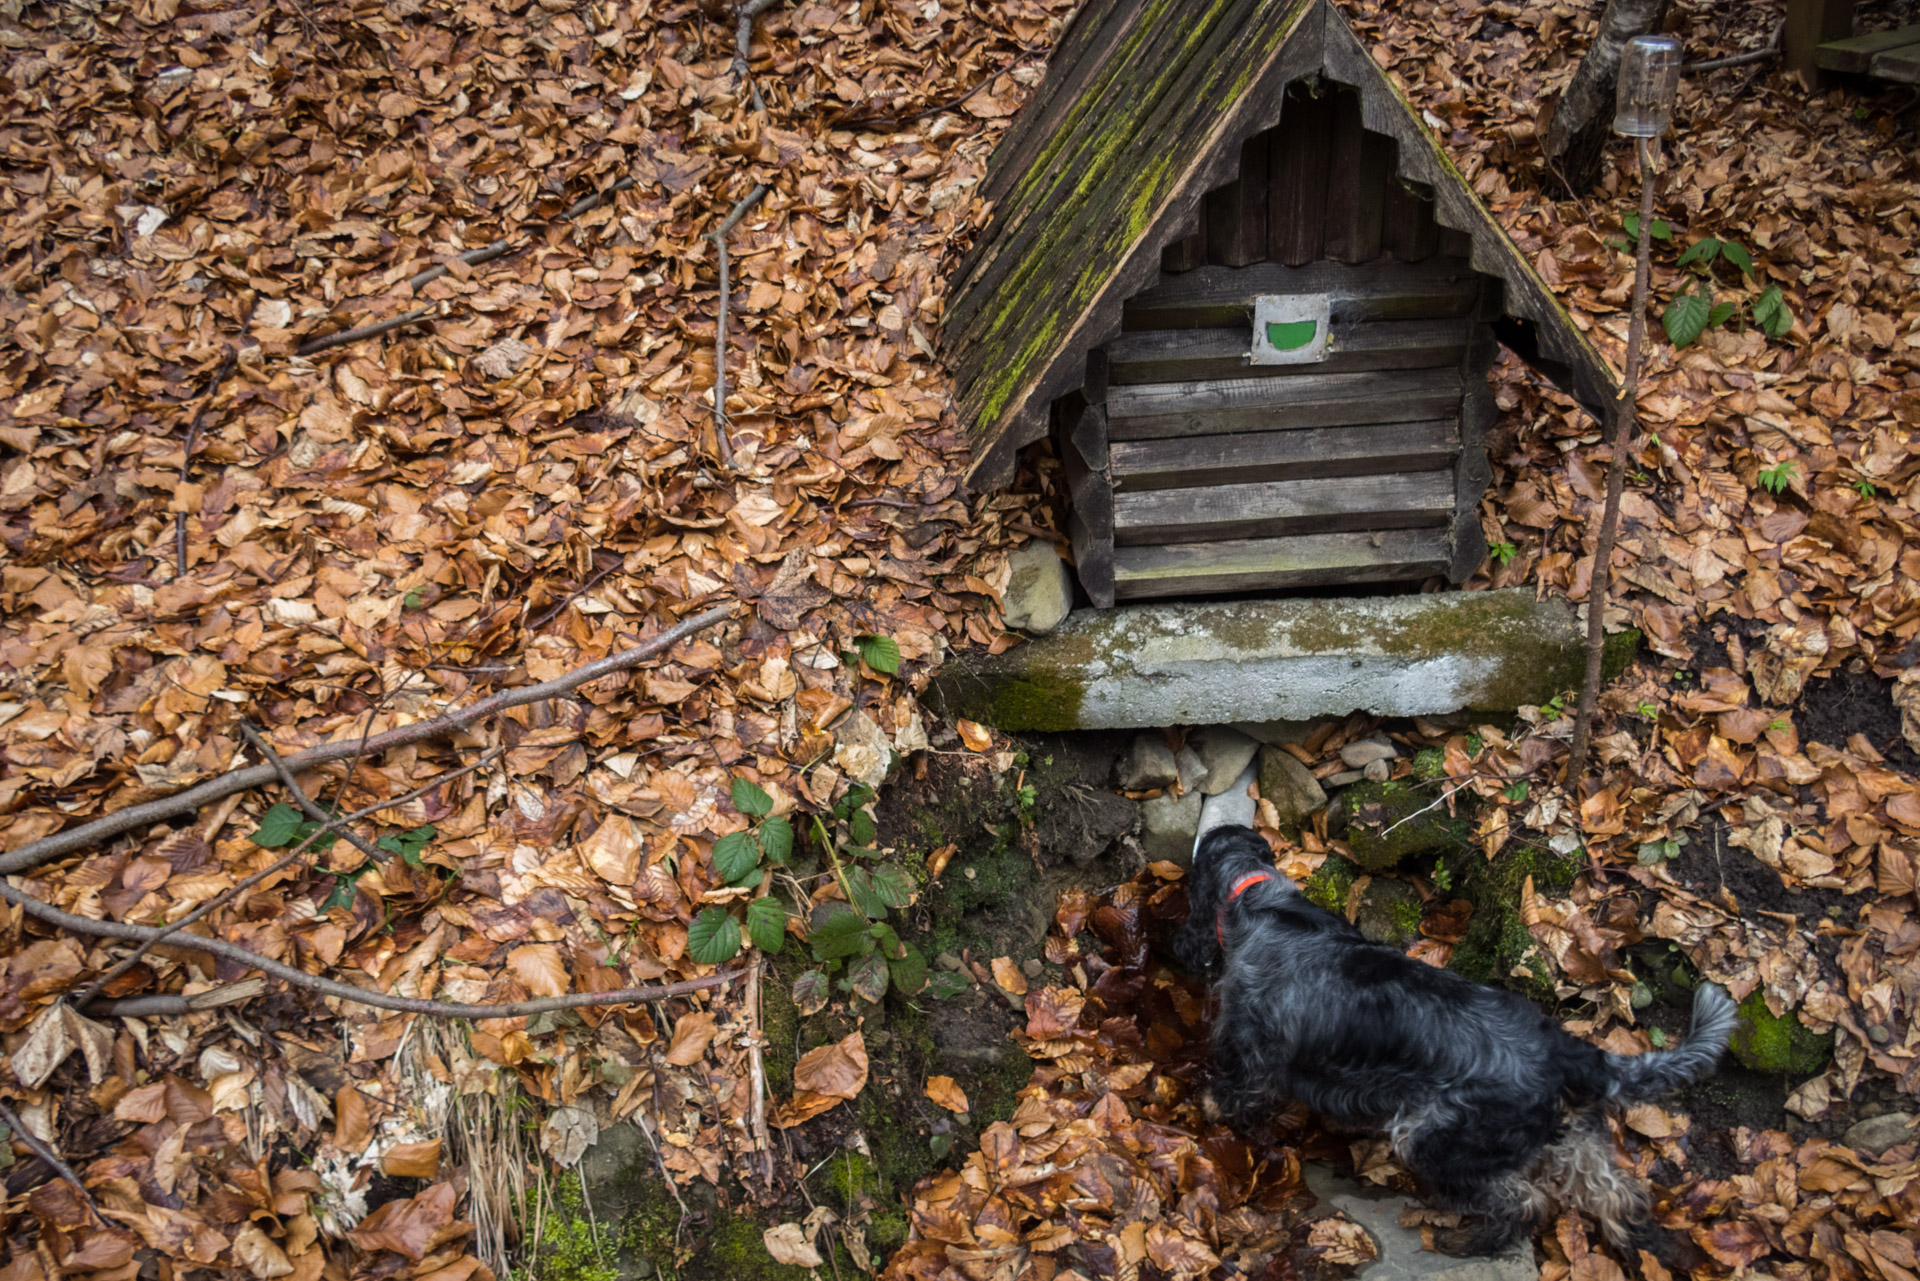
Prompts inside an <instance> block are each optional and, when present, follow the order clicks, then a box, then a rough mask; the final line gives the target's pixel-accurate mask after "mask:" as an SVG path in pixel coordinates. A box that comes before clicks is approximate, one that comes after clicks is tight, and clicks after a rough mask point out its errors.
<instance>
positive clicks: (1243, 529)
mask: <svg viewBox="0 0 1920 1281" xmlns="http://www.w3.org/2000/svg"><path fill="white" fill-rule="evenodd" d="M1453 506H1454V491H1453V473H1452V472H1451V471H1426V472H1403V473H1401V474H1399V475H1393V476H1370V477H1368V478H1367V479H1366V481H1365V482H1364V483H1356V482H1355V481H1353V480H1352V479H1350V478H1347V477H1343V476H1334V477H1324V478H1315V479H1308V480H1276V481H1263V482H1259V483H1256V484H1250V485H1209V486H1204V487H1201V488H1198V489H1148V490H1142V491H1140V492H1138V493H1132V494H1115V495H1114V496H1113V541H1114V543H1115V544H1116V545H1117V546H1120V547H1141V546H1145V545H1147V544H1150V543H1172V542H1187V543H1202V542H1212V541H1214V540H1216V539H1222V538H1272V537H1275V536H1277V535H1280V534H1307V533H1334V532H1337V531H1339V530H1343V529H1416V528H1422V527H1426V526H1431V525H1441V526H1444V525H1446V524H1447V522H1448V520H1449V519H1450V518H1451V517H1452V516H1453Z"/></svg>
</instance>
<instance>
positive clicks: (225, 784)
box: [0, 602, 738, 876]
mask: <svg viewBox="0 0 1920 1281" xmlns="http://www.w3.org/2000/svg"><path fill="white" fill-rule="evenodd" d="M736 608H738V606H737V605H736V604H735V603H733V602H728V603H727V604H724V605H716V606H714V607H713V608H712V609H709V610H706V611H704V612H702V613H699V614H695V615H694V616H693V617H692V618H689V619H685V620H683V621H681V622H679V623H676V624H675V625H674V626H672V627H669V628H668V629H667V630H666V631H664V632H661V633H660V634H659V635H658V636H655V637H654V638H653V639H652V640H650V641H647V642H645V643H644V644H641V645H637V646H635V647H634V648H633V649H628V650H622V651H621V652H620V653H617V654H609V655H607V657H605V658H602V659H597V660H595V661H594V662H591V663H588V664H586V665H585V666H583V667H578V668H575V669H574V670H573V671H571V672H568V673H567V674H566V675H564V676H556V677H554V678H553V679H552V680H549V681H541V682H540V683H539V684H538V685H527V686H523V687H522V688H519V689H510V690H503V691H501V692H500V693H498V694H493V695H490V696H488V697H486V698H483V699H481V700H480V701H479V702H477V703H475V704H473V706H471V707H464V708H459V709H457V710H455V711H451V712H448V713H446V714H445V715H444V716H436V717H434V718H433V719H432V720H425V721H419V722H416V723H415V724H412V725H403V726H400V727H399V728H397V729H390V730H388V731H386V732H385V733H383V734H375V735H373V736H372V737H370V738H366V739H354V740H348V741H346V742H339V743H322V744H321V745H320V746H318V747H310V748H308V749H307V750H306V751H304V752H297V753H295V754H294V755H292V756H289V757H286V758H285V763H286V766H287V768H289V769H294V770H304V769H311V768H313V767H314V766H316V765H328V764H331V763H333V762H334V761H341V760H346V759H347V758H348V757H351V756H361V755H373V754H376V753H379V752H384V751H388V750H389V749H391V748H395V747H407V746H411V745H412V744H414V743H424V742H427V741H429V740H431V739H436V738H442V737H445V736H446V735H449V734H457V733H460V732H461V731H463V730H465V729H466V728H467V727H468V726H469V725H472V724H473V723H474V722H475V721H478V720H483V719H485V718H486V717H488V716H492V715H494V714H495V713H497V712H503V711H506V710H507V709H508V708H512V707H524V706H526V705H527V704H528V703H538V702H541V701H543V700H545V699H549V698H557V697H559V696H560V695H562V694H565V693H568V692H569V691H571V690H574V689H578V688H579V687H580V686H582V685H585V684H587V683H588V682H590V681H596V680H599V679H600V678H601V677H603V676H611V675H613V674H614V673H616V672H624V671H627V670H628V669H630V668H634V667H638V666H639V665H640V664H642V663H644V662H646V661H647V660H648V659H650V658H653V657H655V656H656V655H658V654H661V653H663V652H665V651H666V650H669V649H672V648H673V647H674V646H675V645H677V644H679V643H680V642H681V641H683V640H686V639H687V638H688V637H690V636H694V635H697V634H698V633H700V632H703V631H705V630H706V629H707V628H709V627H712V626H713V625H714V624H716V623H719V622H721V621H723V620H725V619H726V618H728V617H730V616H731V615H732V614H733V612H734V610H735V609H736ZM277 777H279V775H278V773H277V772H276V771H275V770H274V768H273V767H272V766H271V765H253V766H247V767H245V768H241V769H234V770H228V771H227V772H226V773H225V774H222V775H220V776H218V777H217V778H210V779H208V780H207V781H206V782H204V783H200V784H198V785H196V786H194V787H190V788H188V789H187V790H185V791H183V792H176V793H174V794H173V795H172V796H162V797H159V798H157V799H155V800H151V801H143V802H142V803H140V804H138V805H129V806H128V807H127V808H126V809H123V810H116V811H114V812H113V813H111V814H107V815H104V816H102V817H100V818H97V819H95V820H93V821H92V822H91V823H83V824H81V825H80V826H79V827H75V828H69V829H68V830H67V831H64V832H55V833H54V834H53V835H52V836H43V837H41V838H40V839H39V840H37V841H30V842H28V843H27V844H25V845H22V846H21V847H20V848H19V849H17V850H14V851H12V852H11V853H8V854H4V855H0V876H10V875H13V874H14V873H17V872H22V871H25V870H26V869H28V868H30V867H35V866H38V865H39V864H41V863H44V862H46V861H47V860H48V859H51V858H58V857H60V856H61V855H63V854H71V853H73V852H74V851H76V850H83V849H88V848H91V847H92V846H95V845H98V844H100V842H102V841H104V840H107V839H109V838H111V837H115V836H118V835H120V834H121V833H122V832H130V831H132V830H133V829H135V828H138V827H146V826H149V825H151V824H154V823H159V822H163V821H165V820H166V819H170V818H172V817H174V816H175V815H177V814H191V813H193V812H194V811H196V810H198V809H200V808H201V807H202V806H206V805H211V804H213V802H215V801H217V800H219V799H221V798H222V797H225V796H231V795H233V794H234V793H235V792H245V791H251V790H252V789H254V788H256V787H261V786H263V785H265V784H267V783H270V782H272V781H273V780H274V779H275V778H277Z"/></svg>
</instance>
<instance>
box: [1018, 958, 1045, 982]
mask: <svg viewBox="0 0 1920 1281" xmlns="http://www.w3.org/2000/svg"><path fill="white" fill-rule="evenodd" d="M1020 968H1021V969H1022V970H1023V971H1025V972H1026V976H1027V977H1028V978H1030V979H1037V978H1039V977H1040V972H1041V970H1043V969H1044V968H1045V967H1044V966H1042V965H1041V964H1040V962H1038V961H1036V960H1033V959H1031V958H1029V959H1028V960H1027V961H1026V962H1025V963H1024V964H1022V965H1021V966H1020Z"/></svg>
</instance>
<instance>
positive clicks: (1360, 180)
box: [1326, 89, 1393, 262]
mask: <svg viewBox="0 0 1920 1281" xmlns="http://www.w3.org/2000/svg"><path fill="white" fill-rule="evenodd" d="M1333 113H1334V126H1333V159H1332V161H1331V163H1330V164H1329V166H1328V174H1327V179H1328V181H1327V215H1326V218H1327V257H1329V258H1333V259H1336V260H1337V261H1340V262H1367V261H1370V260H1371V259H1374V258H1377V257H1379V256H1380V242H1381V234H1382V229H1383V227H1382V224H1383V219H1384V217H1385V213H1386V200H1387V184H1388V182H1389V181H1390V180H1391V177H1390V176H1391V174H1392V171H1393V140H1392V139H1391V138H1387V137H1385V136H1383V135H1381V134H1377V133H1371V132H1369V131H1368V130H1367V129H1366V127H1365V126H1364V125H1363V124H1362V123H1361V120H1360V95H1359V93H1357V92H1356V91H1354V90H1352V89H1342V90H1341V91H1340V92H1339V93H1338V94H1336V95H1335V96H1334V107H1333Z"/></svg>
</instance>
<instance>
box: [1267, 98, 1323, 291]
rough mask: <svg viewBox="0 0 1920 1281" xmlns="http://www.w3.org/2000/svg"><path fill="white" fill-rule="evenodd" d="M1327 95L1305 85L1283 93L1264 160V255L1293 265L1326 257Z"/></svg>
mask: <svg viewBox="0 0 1920 1281" xmlns="http://www.w3.org/2000/svg"><path fill="white" fill-rule="evenodd" d="M1332 138H1333V95H1332V94H1330V93H1328V94H1321V95H1318V96H1316V95H1315V94H1313V93H1312V92H1311V91H1310V90H1309V89H1308V88H1307V87H1306V86H1305V85H1295V86H1293V87H1292V88H1291V89H1289V90H1288V91H1287V98H1286V102H1285V104H1284V105H1283V106H1282V107H1281V109H1280V127H1279V128H1278V129H1276V130H1274V132H1273V153H1272V156H1271V158H1270V159H1269V161H1268V165H1269V176H1270V178H1271V182H1272V196H1271V203H1270V204H1269V205H1268V208H1267V257H1269V258H1272V259H1273V260H1274V261H1275V262H1284V263H1286V264H1287V265H1288V266H1292V267H1298V266H1300V265H1302V264H1303V263H1309V262H1312V261H1313V260H1314V259H1316V258H1323V257H1325V256H1326V251H1325V246H1326V232H1327V226H1326V208H1327V181H1328V173H1327V166H1328V161H1329V160H1330V159H1331V156H1332V147H1331V143H1332Z"/></svg>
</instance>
